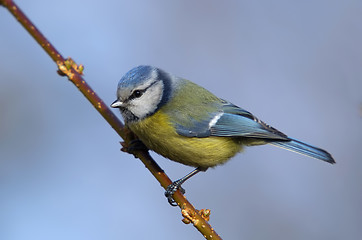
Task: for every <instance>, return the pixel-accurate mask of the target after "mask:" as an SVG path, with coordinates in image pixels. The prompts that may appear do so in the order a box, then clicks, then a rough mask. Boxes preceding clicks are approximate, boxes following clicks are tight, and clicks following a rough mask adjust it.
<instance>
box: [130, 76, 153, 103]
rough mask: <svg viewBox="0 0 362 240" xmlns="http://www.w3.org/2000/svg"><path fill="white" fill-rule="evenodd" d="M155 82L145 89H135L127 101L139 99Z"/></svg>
mask: <svg viewBox="0 0 362 240" xmlns="http://www.w3.org/2000/svg"><path fill="white" fill-rule="evenodd" d="M156 82H157V81H155V82H153V83H152V84H150V85H149V86H148V87H146V88H145V89H136V90H134V91H133V92H132V94H131V96H129V98H128V101H129V100H132V99H135V98H139V97H141V96H142V95H143V94H144V93H145V92H146V91H147V90H148V89H149V88H150V87H152V86H153V85H154V84H155V83H156Z"/></svg>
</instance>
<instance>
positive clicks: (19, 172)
mask: <svg viewBox="0 0 362 240" xmlns="http://www.w3.org/2000/svg"><path fill="white" fill-rule="evenodd" d="M16 2H17V4H18V5H19V7H20V8H22V10H23V11H24V12H25V13H26V14H27V15H28V17H29V18H30V19H31V20H32V21H33V22H34V24H35V25H36V26H37V27H38V28H39V29H40V30H41V31H42V33H43V34H44V35H45V36H46V37H47V38H48V39H49V40H50V41H51V42H52V43H53V44H54V45H55V47H56V48H57V49H58V50H59V51H60V52H61V53H62V54H63V55H64V56H65V57H68V56H71V57H72V58H73V59H74V60H75V61H76V62H78V63H82V64H84V65H85V79H86V81H87V82H88V83H89V84H90V85H91V86H92V87H93V89H94V90H95V91H96V92H97V93H98V94H99V95H100V97H101V98H102V99H103V100H104V101H105V102H106V103H107V104H110V103H111V102H112V101H114V100H115V92H116V86H117V83H118V81H119V79H120V78H121V77H122V75H123V74H124V73H126V72H127V71H128V70H129V69H131V68H133V67H135V66H137V65H140V64H150V65H154V66H158V67H160V68H162V69H164V70H166V71H169V72H171V73H173V74H175V75H178V76H182V77H185V78H187V79H190V80H192V81H194V82H196V83H198V84H200V85H202V86H204V87H206V88H207V89H209V90H210V91H211V92H213V93H215V94H216V95H218V96H219V97H222V98H224V99H228V100H229V101H231V102H233V103H234V104H236V105H238V106H241V107H243V108H245V109H247V110H249V111H251V112H252V113H253V114H255V115H256V116H257V117H258V118H260V119H262V120H263V121H265V122H266V123H268V124H270V125H272V126H273V127H275V128H277V129H279V130H281V131H282V132H284V133H286V134H288V135H289V136H291V137H294V138H297V139H300V140H303V141H305V142H308V143H310V144H312V145H316V146H319V147H321V148H324V149H326V150H328V151H329V152H330V153H331V154H332V155H333V156H334V158H335V159H336V161H337V164H335V165H329V164H327V163H324V162H322V161H317V160H314V159H310V158H307V157H304V156H301V155H298V154H294V153H291V152H288V151H285V150H281V149H278V148H275V147H273V146H260V147H254V148H248V149H246V150H245V152H244V153H243V154H239V155H237V156H236V157H235V158H234V159H232V160H231V161H229V162H228V163H227V164H225V165H224V166H221V167H217V168H215V169H210V170H209V171H207V172H206V173H201V174H199V175H197V176H195V177H194V178H193V179H192V180H191V181H189V182H187V183H186V184H185V185H184V187H185V189H186V191H187V192H186V196H187V198H188V199H189V200H190V201H191V202H192V203H193V204H194V205H195V207H196V208H198V209H201V208H209V209H211V220H210V223H211V225H212V226H213V227H214V228H215V230H216V231H217V232H218V233H219V234H220V235H221V236H222V237H223V238H224V239H294V240H299V239H300V240H304V239H309V240H322V239H328V240H333V239H351V240H354V239H361V238H362V159H361V156H362V67H361V66H362V45H361V43H362V24H361V23H362V2H361V1H358V0H346V1H330V0H316V1H282V0H277V1H266V0H262V1H210V0H208V1H145V0H140V1H115V0H113V1H112V0H108V1H107V0H106V1H103V2H99V1H84V0H79V1H70V0H63V1H49V0H48V1H45V0H33V1H25V0H17V1H16ZM0 56H1V60H0V239H2V240H20V239H37V240H42V239H52V240H58V239H59V240H60V239H62V240H63V239H68V240H73V239H74V240H79V239H87V240H93V239H94V240H96V239H107V240H116V239H202V236H201V235H200V234H199V233H198V232H197V231H196V230H195V229H194V228H193V227H192V226H188V225H184V224H183V223H182V222H181V219H182V217H181V214H180V210H179V208H173V207H170V206H169V204H168V203H167V201H166V199H165V197H164V195H163V192H164V191H163V189H162V188H160V185H159V184H158V183H157V182H156V180H155V179H154V178H153V177H152V176H151V174H150V173H149V172H148V171H147V170H146V169H145V168H144V166H143V164H142V163H141V162H140V161H139V160H137V159H135V158H134V157H133V156H131V155H127V154H125V153H122V152H120V151H119V149H120V145H119V141H121V139H120V137H119V136H118V135H117V134H116V133H115V132H114V131H113V129H112V128H111V127H110V126H109V125H108V124H107V123H106V122H105V121H104V120H103V119H102V117H101V116H100V115H99V114H98V113H97V112H96V111H95V109H93V107H92V106H91V105H90V104H89V103H88V102H87V100H86V99H85V98H84V97H83V96H82V95H81V93H80V92H79V91H78V90H77V88H75V87H74V86H73V85H72V84H71V83H69V82H68V80H67V79H66V78H64V77H60V76H59V75H58V74H56V70H57V68H56V65H55V64H54V63H53V62H52V61H51V59H50V58H49V57H48V56H47V55H46V54H45V52H44V51H43V50H42V49H41V47H40V46H39V45H38V44H36V42H35V41H34V40H33V39H32V38H31V37H30V36H29V34H28V33H27V32H26V31H25V30H24V29H23V28H22V27H21V26H20V24H19V23H18V22H17V21H16V20H15V19H14V18H13V17H12V16H11V15H10V13H9V12H8V11H7V10H6V9H5V8H3V7H1V8H0ZM115 113H116V114H117V116H120V114H119V113H118V112H117V111H116V110H115ZM152 155H153V156H154V158H155V159H156V161H157V162H158V163H159V164H160V166H161V167H162V168H163V169H164V170H165V171H166V173H167V174H169V176H170V177H171V178H172V179H174V180H176V179H177V178H180V177H181V176H183V175H184V174H186V173H187V172H189V171H190V170H192V168H190V167H186V166H182V165H180V164H178V163H174V162H171V161H169V160H167V159H164V158H162V157H160V156H158V155H157V154H154V153H152Z"/></svg>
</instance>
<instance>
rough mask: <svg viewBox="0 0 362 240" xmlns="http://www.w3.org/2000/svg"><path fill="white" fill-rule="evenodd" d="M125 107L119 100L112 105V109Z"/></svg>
mask: <svg viewBox="0 0 362 240" xmlns="http://www.w3.org/2000/svg"><path fill="white" fill-rule="evenodd" d="M122 106H123V102H122V101H120V100H119V99H117V100H116V101H114V102H113V103H112V104H111V107H112V108H120V107H122Z"/></svg>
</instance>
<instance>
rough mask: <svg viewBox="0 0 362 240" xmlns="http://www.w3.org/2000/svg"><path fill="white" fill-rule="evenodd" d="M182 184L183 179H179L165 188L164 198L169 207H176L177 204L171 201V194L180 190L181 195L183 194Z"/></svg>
mask: <svg viewBox="0 0 362 240" xmlns="http://www.w3.org/2000/svg"><path fill="white" fill-rule="evenodd" d="M183 182H184V179H179V180H177V181H174V182H173V183H171V184H170V185H168V187H167V188H166V191H165V197H166V198H167V201H168V203H169V204H170V205H171V206H174V207H176V206H177V203H176V202H175V200H174V199H173V194H174V193H175V192H176V191H177V190H180V191H181V193H182V194H185V189H183V188H182V187H181V184H182V183H183Z"/></svg>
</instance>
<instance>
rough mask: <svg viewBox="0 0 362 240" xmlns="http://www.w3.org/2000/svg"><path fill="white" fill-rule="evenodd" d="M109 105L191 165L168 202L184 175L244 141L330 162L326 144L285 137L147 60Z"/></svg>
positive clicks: (150, 142) (156, 145)
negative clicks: (150, 64)
mask: <svg viewBox="0 0 362 240" xmlns="http://www.w3.org/2000/svg"><path fill="white" fill-rule="evenodd" d="M111 107H113V108H119V109H120V111H121V114H122V116H123V118H124V121H125V124H126V126H128V127H129V128H130V129H131V130H132V132H134V133H135V134H136V135H137V137H138V138H139V139H140V140H141V141H142V143H143V144H144V145H145V146H146V147H147V148H149V149H151V150H153V151H155V152H156V153H158V154H161V155H162V156H164V157H166V158H168V159H171V160H173V161H176V162H179V163H182V164H185V165H189V166H194V167H196V169H195V170H194V171H192V172H191V173H190V174H188V175H186V176H185V177H183V178H181V179H179V180H177V181H175V182H174V183H173V184H171V185H170V186H169V187H168V189H167V190H166V193H165V195H166V196H167V197H168V200H169V202H170V203H171V204H172V205H174V204H173V203H174V202H173V199H172V195H173V194H174V192H175V191H177V189H179V188H180V186H181V184H182V183H183V182H184V181H186V180H187V179H188V178H190V177H191V176H193V175H195V174H196V173H198V172H199V171H206V170H207V169H208V168H209V167H215V166H216V165H219V164H223V163H225V162H226V161H227V160H229V159H230V158H231V157H233V156H234V155H235V154H237V153H238V152H240V151H241V150H242V149H243V147H244V146H254V145H262V144H271V145H274V146H277V147H281V148H284V149H287V150H290V151H293V152H297V153H300V154H303V155H306V156H309V157H312V158H316V159H320V160H323V161H326V162H329V163H335V161H334V159H333V157H332V156H331V155H330V154H329V153H328V152H326V151H325V150H323V149H320V148H317V147H314V146H311V145H309V144H306V143H303V142H301V141H298V140H296V139H293V138H290V137H288V136H287V135H285V134H284V133H282V132H280V131H278V130H277V129H275V128H273V127H271V126H269V125H267V124H265V123H264V122H262V121H260V120H259V119H258V118H256V117H255V116H254V115H253V114H251V113H250V112H248V111H246V110H244V109H242V108H240V107H238V106H236V105H234V104H232V103H230V102H228V101H225V100H223V99H220V98H218V97H216V96H215V95H214V94H212V93H210V92H209V91H208V90H206V89H204V88H203V87H200V86H199V85H197V84H195V83H193V82H191V81H188V80H186V79H183V78H180V77H176V76H173V75H171V74H169V73H167V72H165V71H163V70H161V69H159V68H155V67H152V66H138V67H135V68H133V69H132V70H130V71H129V72H128V73H126V74H125V75H124V76H123V77H122V79H121V80H120V81H119V83H118V89H117V100H116V101H114V102H113V103H112V105H111Z"/></svg>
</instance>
